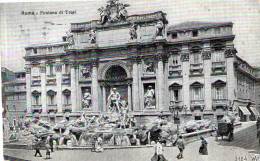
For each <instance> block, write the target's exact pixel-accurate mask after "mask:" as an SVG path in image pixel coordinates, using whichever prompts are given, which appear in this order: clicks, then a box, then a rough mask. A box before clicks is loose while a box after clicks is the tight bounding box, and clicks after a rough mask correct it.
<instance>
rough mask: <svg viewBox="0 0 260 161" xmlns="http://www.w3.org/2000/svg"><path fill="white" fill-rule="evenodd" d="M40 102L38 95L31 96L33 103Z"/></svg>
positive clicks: (37, 103)
mask: <svg viewBox="0 0 260 161" xmlns="http://www.w3.org/2000/svg"><path fill="white" fill-rule="evenodd" d="M39 104H40V95H35V96H33V105H39Z"/></svg>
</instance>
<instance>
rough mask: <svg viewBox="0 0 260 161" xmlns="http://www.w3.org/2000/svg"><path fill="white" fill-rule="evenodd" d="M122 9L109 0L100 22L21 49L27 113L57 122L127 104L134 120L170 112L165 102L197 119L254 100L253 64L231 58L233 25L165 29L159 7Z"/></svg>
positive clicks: (194, 24)
mask: <svg viewBox="0 0 260 161" xmlns="http://www.w3.org/2000/svg"><path fill="white" fill-rule="evenodd" d="M127 7H128V5H126V4H122V3H115V2H114V1H113V0H112V1H109V4H108V5H106V6H105V7H101V8H100V9H99V12H100V20H92V21H88V22H83V23H72V24H71V32H70V33H69V34H68V35H66V36H65V37H64V38H63V40H64V41H63V42H59V43H52V44H40V45H32V46H29V47H27V48H26V49H25V50H26V56H25V60H26V89H27V95H26V97H27V111H28V114H33V113H41V115H42V116H46V118H49V119H50V120H52V121H55V120H57V119H59V118H61V117H62V116H64V114H66V113H68V114H69V116H71V117H78V116H80V115H81V113H82V112H83V111H84V112H86V113H87V114H89V115H98V114H101V113H106V112H111V111H116V110H117V107H118V106H119V107H121V106H124V105H125V104H127V106H128V108H129V110H130V111H131V114H132V115H134V116H135V117H136V118H137V119H138V120H140V121H146V120H149V119H153V118H154V117H157V116H158V115H159V114H161V112H163V115H171V113H170V112H169V106H174V107H175V109H178V111H179V114H181V115H182V114H183V115H185V117H188V118H192V119H203V118H221V117H223V116H224V115H225V114H226V113H227V111H228V110H233V111H239V110H240V111H241V112H242V113H245V112H248V111H245V110H246V109H248V108H246V107H247V106H248V105H250V106H251V107H253V106H254V105H255V84H256V79H255V73H254V69H253V67H251V66H250V65H249V64H248V63H246V62H245V61H243V60H242V59H241V58H239V57H238V56H237V55H236V53H237V51H236V49H235V47H234V44H233V40H234V38H235V35H233V33H232V26H233V24H232V23H231V22H221V23H209V22H185V23H181V24H177V25H173V26H170V25H168V21H167V19H166V14H165V13H163V12H161V11H159V12H154V13H147V14H142V15H127V10H126V8H127ZM119 96H120V97H119ZM249 103H250V104H249Z"/></svg>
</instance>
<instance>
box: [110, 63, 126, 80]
mask: <svg viewBox="0 0 260 161" xmlns="http://www.w3.org/2000/svg"><path fill="white" fill-rule="evenodd" d="M105 79H106V80H107V81H123V80H126V79H127V73H126V71H125V69H124V68H123V67H121V66H119V65H113V66H111V67H110V68H109V69H108V70H107V71H106V74H105Z"/></svg>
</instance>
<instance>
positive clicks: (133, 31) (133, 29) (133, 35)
mask: <svg viewBox="0 0 260 161" xmlns="http://www.w3.org/2000/svg"><path fill="white" fill-rule="evenodd" d="M129 34H130V40H134V39H137V25H136V24H133V25H132V26H131V28H130V29H129Z"/></svg>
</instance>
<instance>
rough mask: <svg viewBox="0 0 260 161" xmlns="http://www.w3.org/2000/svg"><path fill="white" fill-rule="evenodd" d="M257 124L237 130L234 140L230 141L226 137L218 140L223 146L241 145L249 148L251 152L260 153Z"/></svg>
mask: <svg viewBox="0 0 260 161" xmlns="http://www.w3.org/2000/svg"><path fill="white" fill-rule="evenodd" d="M256 135H257V134H256V125H252V126H249V127H247V128H245V129H243V130H241V131H238V132H235V134H234V140H233V141H231V142H229V141H227V140H226V139H224V140H221V139H220V138H219V140H218V141H217V142H218V144H219V145H220V146H221V145H222V146H233V147H240V148H243V149H246V150H248V152H249V153H255V154H260V145H259V142H258V140H257V137H256Z"/></svg>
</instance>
